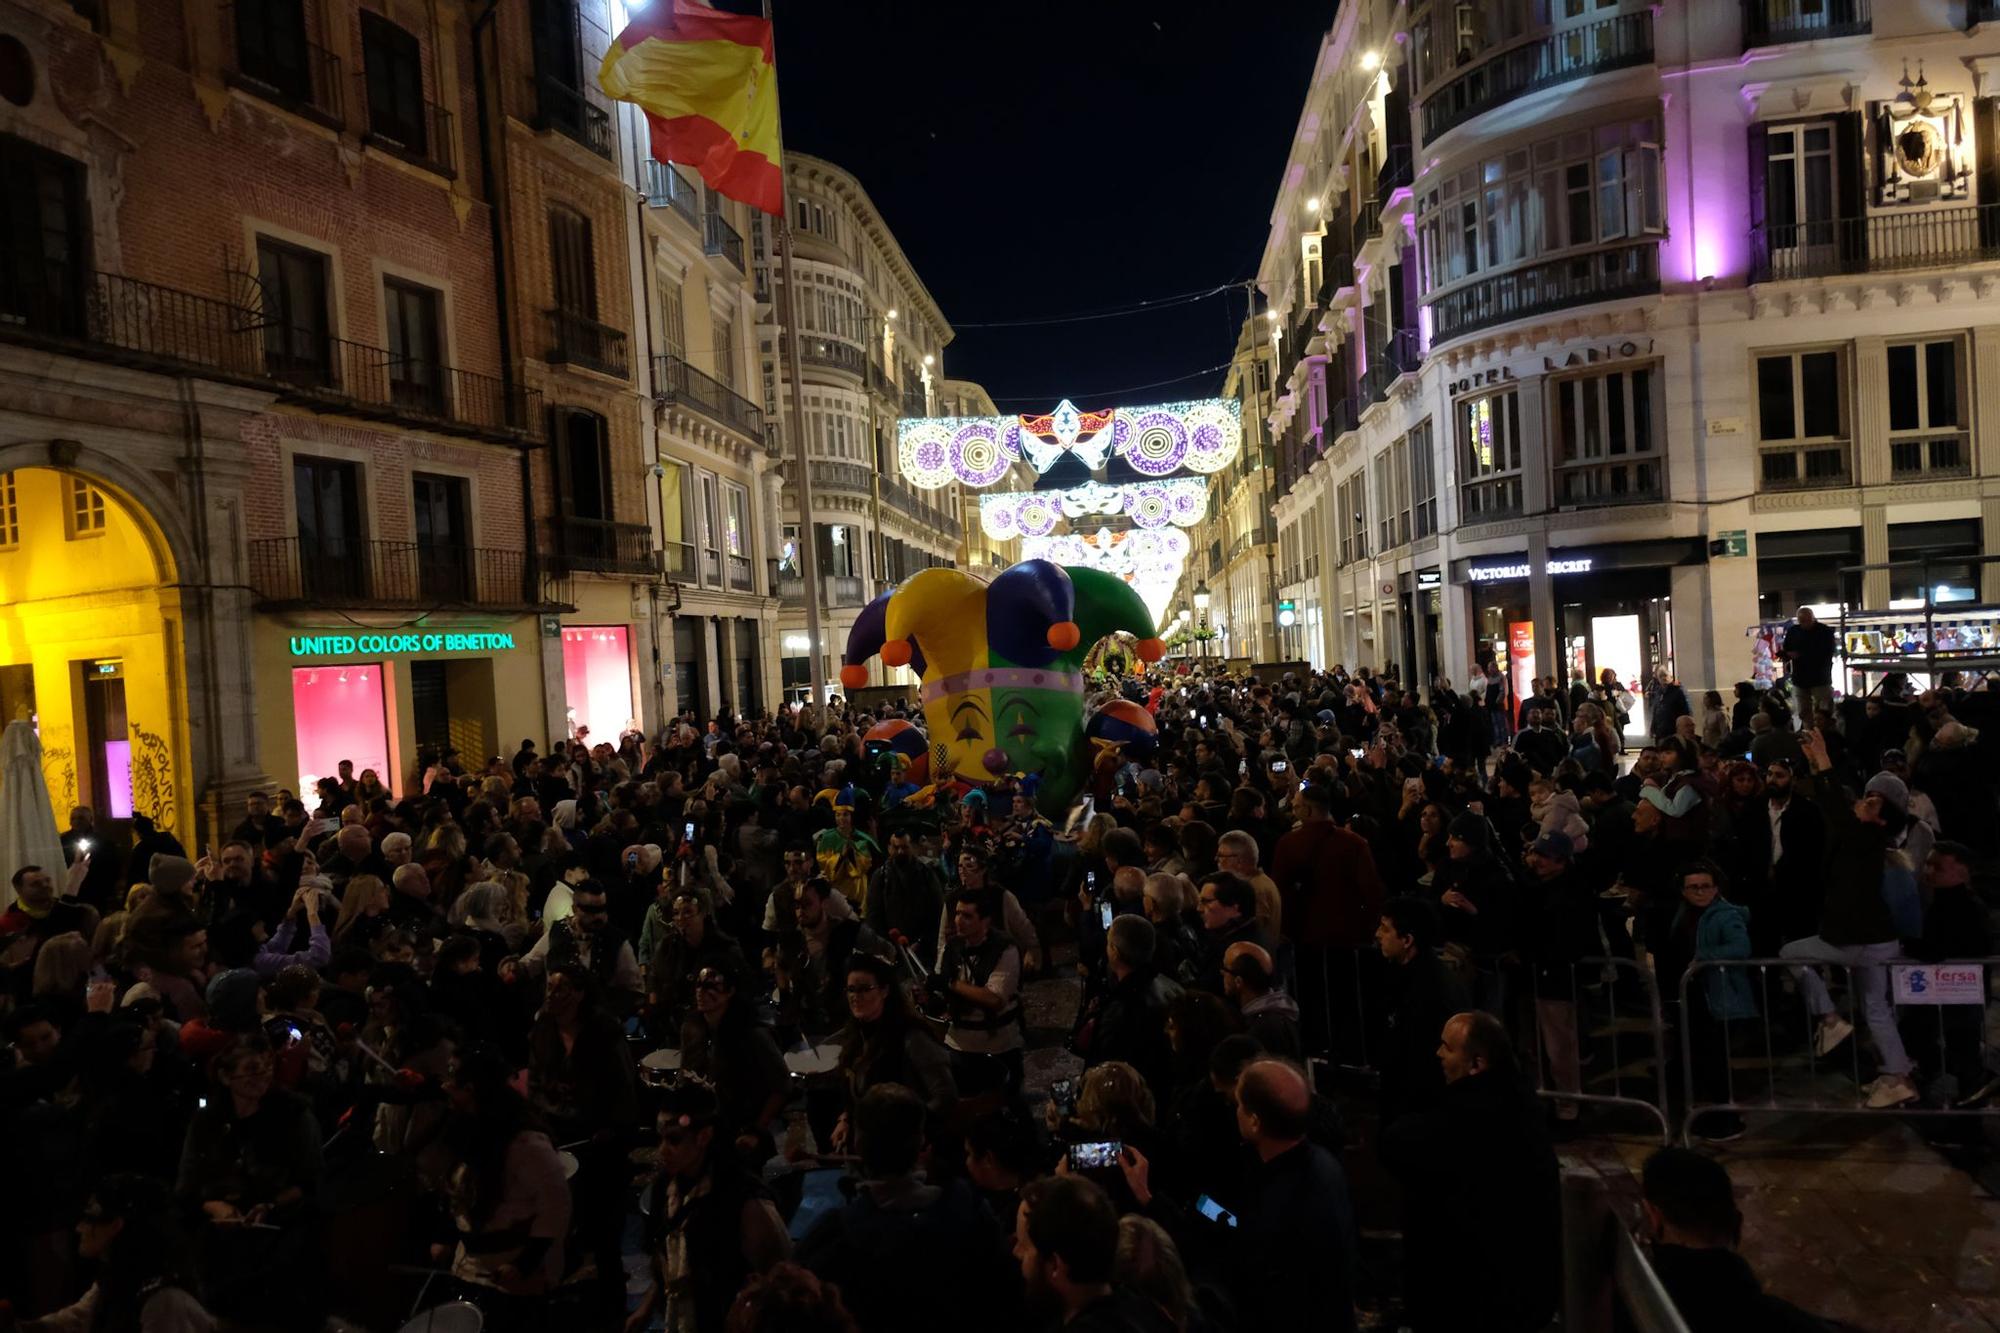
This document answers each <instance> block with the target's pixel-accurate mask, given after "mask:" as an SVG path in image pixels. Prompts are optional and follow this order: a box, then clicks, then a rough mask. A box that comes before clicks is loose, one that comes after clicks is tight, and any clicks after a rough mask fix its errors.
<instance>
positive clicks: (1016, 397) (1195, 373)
mask: <svg viewBox="0 0 2000 1333" xmlns="http://www.w3.org/2000/svg"><path fill="white" fill-rule="evenodd" d="M1227 369H1229V362H1227V361H1224V362H1221V363H1219V364H1217V365H1213V366H1203V367H1202V368H1201V369H1200V370H1190V371H1189V372H1188V373H1187V374H1185V375H1175V376H1174V377H1173V378H1172V379H1164V380H1152V381H1149V382H1147V383H1145V384H1127V385H1125V386H1124V387H1123V388H1118V389H1096V390H1092V391H1089V392H1085V393H1076V392H1074V391H1072V392H1069V393H1066V394H1054V395H1049V394H1032V393H1014V394H989V395H988V397H990V398H991V399H992V400H993V401H994V402H995V403H1055V402H1059V401H1061V400H1062V399H1063V398H1065V397H1067V398H1070V399H1072V400H1074V399H1077V398H1083V399H1086V400H1089V399H1105V398H1119V397H1121V396H1123V395H1125V394H1128V393H1137V392H1139V391H1140V390H1141V389H1158V388H1162V387H1164V386H1166V385H1169V384H1179V383H1181V382H1183V381H1185V380H1191V379H1197V378H1199V377H1201V376H1203V375H1213V374H1216V373H1217V372H1219V371H1224V370H1227Z"/></svg>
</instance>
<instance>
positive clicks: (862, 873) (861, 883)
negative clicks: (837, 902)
mask: <svg viewBox="0 0 2000 1333" xmlns="http://www.w3.org/2000/svg"><path fill="white" fill-rule="evenodd" d="M854 795H855V793H854V788H852V787H847V788H843V789H842V790H841V792H840V794H839V795H838V796H837V797H835V798H834V802H833V827H832V828H829V829H821V830H820V831H819V833H818V834H817V835H816V836H815V837H814V838H813V860H814V861H815V862H817V863H818V865H819V873H820V874H822V875H824V876H826V881H827V883H829V884H831V885H833V887H834V888H836V889H838V890H840V893H841V896H842V897H844V898H846V899H847V901H848V902H850V903H852V904H853V905H854V911H855V914H856V915H859V914H860V913H861V912H862V911H864V910H865V909H866V908H867V906H868V903H867V897H868V876H869V874H870V872H872V871H873V870H874V869H875V866H876V864H877V863H878V862H879V861H881V859H882V846H881V844H880V843H878V842H876V841H875V839H873V838H871V837H869V836H868V835H867V834H866V833H864V832H862V831H861V829H860V828H859V827H857V826H856V825H855V822H854ZM843 824H845V825H846V828H845V829H843V828H842V827H841V825H843Z"/></svg>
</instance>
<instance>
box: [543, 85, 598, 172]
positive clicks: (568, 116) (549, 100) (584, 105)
mask: <svg viewBox="0 0 2000 1333" xmlns="http://www.w3.org/2000/svg"><path fill="white" fill-rule="evenodd" d="M535 98H536V105H535V128H536V129H538V130H555V131H557V132H558V133H560V134H563V135H565V136H567V137H568V138H571V139H574V140H575V141H576V142H578V143H580V144H582V145H583V146H584V147H585V148H588V149H589V150H590V151H591V152H593V153H595V154H597V155H598V156H599V157H601V158H603V159H604V160H605V161H607V162H609V161H610V160H611V154H612V142H611V113H610V112H609V111H607V110H605V109H604V108H603V107H601V106H599V105H597V104H596V103H595V102H593V101H591V100H590V99H589V98H587V97H585V96H584V95H583V90H582V89H580V88H572V87H570V86H569V85H568V84H567V83H564V82H563V81H562V80H561V79H557V78H553V77H551V76H549V75H547V74H543V75H541V76H539V77H538V78H537V79H536V80H535Z"/></svg>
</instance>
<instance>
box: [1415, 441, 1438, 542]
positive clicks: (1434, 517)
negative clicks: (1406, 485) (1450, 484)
mask: <svg viewBox="0 0 2000 1333" xmlns="http://www.w3.org/2000/svg"><path fill="white" fill-rule="evenodd" d="M1432 447H1433V445H1432V440H1431V423H1430V420H1429V419H1428V418H1426V419H1425V420H1423V421H1420V422H1418V423H1417V424H1416V425H1415V426H1412V427H1411V428H1410V496H1411V506H1410V512H1411V523H1412V532H1413V535H1414V536H1417V537H1428V536H1430V535H1431V534H1432V533H1434V532H1436V531H1437V530H1438V497H1437V456H1436V455H1435V454H1433V453H1432V452H1431V449H1432Z"/></svg>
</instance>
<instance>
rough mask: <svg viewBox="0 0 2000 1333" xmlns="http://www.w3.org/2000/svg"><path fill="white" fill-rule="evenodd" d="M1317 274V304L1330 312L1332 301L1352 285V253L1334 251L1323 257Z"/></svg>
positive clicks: (1348, 251)
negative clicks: (1342, 290)
mask: <svg viewBox="0 0 2000 1333" xmlns="http://www.w3.org/2000/svg"><path fill="white" fill-rule="evenodd" d="M1351 230H1352V229H1351V228H1350V231H1351ZM1329 234H1331V233H1329ZM1319 272H1320V279H1319V304H1320V307H1321V308H1322V309H1325V310H1331V309H1332V308H1333V299H1334V297H1336V296H1338V295H1339V294H1340V291H1341V289H1342V288H1343V287H1352V286H1353V285H1354V252H1353V251H1351V250H1336V251H1334V252H1333V253H1332V254H1330V255H1323V256H1322V257H1321V259H1320V265H1319Z"/></svg>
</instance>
